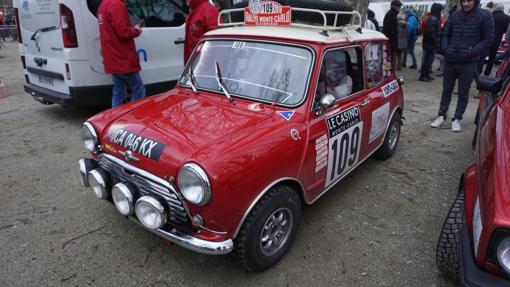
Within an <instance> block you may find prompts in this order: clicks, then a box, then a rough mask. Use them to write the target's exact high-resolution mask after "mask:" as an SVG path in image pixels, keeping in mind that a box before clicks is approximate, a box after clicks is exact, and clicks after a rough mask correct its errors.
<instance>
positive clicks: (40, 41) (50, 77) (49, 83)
mask: <svg viewBox="0 0 510 287" xmlns="http://www.w3.org/2000/svg"><path fill="white" fill-rule="evenodd" d="M18 9H19V14H20V15H19V16H20V29H21V33H22V35H23V50H24V52H25V60H26V66H27V70H26V74H27V76H28V80H29V81H30V83H31V84H34V85H37V86H39V87H42V88H46V89H49V90H54V91H58V92H61V93H69V91H68V89H67V87H66V85H65V80H64V79H65V74H66V73H65V60H64V55H63V53H64V52H63V40H62V31H61V29H60V15H59V1H58V0H45V1H28V0H23V1H21V2H20V7H19V8H18Z"/></svg>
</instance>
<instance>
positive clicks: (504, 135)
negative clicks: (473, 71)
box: [436, 60, 510, 287]
mask: <svg viewBox="0 0 510 287" xmlns="http://www.w3.org/2000/svg"><path fill="white" fill-rule="evenodd" d="M496 75H497V77H486V76H480V79H479V80H478V89H479V90H480V105H479V108H478V114H477V129H476V133H475V137H474V140H473V144H474V147H475V161H474V163H473V164H471V165H469V166H468V167H467V169H466V170H465V172H464V174H463V175H462V176H461V180H460V185H459V192H458V196H457V198H456V199H455V202H454V203H453V205H452V207H451V209H450V211H449V213H448V216H447V218H446V220H445V222H444V224H443V228H442V231H441V234H440V237H439V241H438V244H437V250H436V262H437V265H438V267H439V270H440V271H441V272H442V273H443V274H445V275H446V276H448V277H450V278H452V279H455V280H460V282H461V284H462V286H491V287H498V286H510V85H509V83H510V65H508V60H507V61H505V62H503V64H502V65H501V66H500V68H499V70H498V72H497V74H496Z"/></svg>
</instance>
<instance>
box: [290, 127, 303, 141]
mask: <svg viewBox="0 0 510 287" xmlns="http://www.w3.org/2000/svg"><path fill="white" fill-rule="evenodd" d="M290 136H291V137H292V138H293V139H294V140H295V141H297V140H300V139H301V136H299V132H298V130H296V129H291V130H290Z"/></svg>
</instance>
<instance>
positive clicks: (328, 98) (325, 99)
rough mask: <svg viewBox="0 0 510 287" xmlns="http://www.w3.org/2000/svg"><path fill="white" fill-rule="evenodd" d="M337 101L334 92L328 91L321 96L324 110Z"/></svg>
mask: <svg viewBox="0 0 510 287" xmlns="http://www.w3.org/2000/svg"><path fill="white" fill-rule="evenodd" d="M335 101H336V98H335V96H333V94H330V93H326V94H325V95H324V96H322V98H321V107H322V108H323V109H324V110H328V109H330V108H332V107H333V106H334V105H335Z"/></svg>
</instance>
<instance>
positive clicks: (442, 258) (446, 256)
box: [436, 193, 464, 281]
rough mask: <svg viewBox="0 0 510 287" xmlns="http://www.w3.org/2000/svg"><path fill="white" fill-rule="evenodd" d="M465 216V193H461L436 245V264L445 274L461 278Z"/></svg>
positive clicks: (456, 279) (451, 209) (453, 277)
mask: <svg viewBox="0 0 510 287" xmlns="http://www.w3.org/2000/svg"><path fill="white" fill-rule="evenodd" d="M463 217H464V193H459V195H458V196H457V198H456V199H455V201H454V202H453V204H452V206H451V207H450V211H449V212H448V216H447V217H446V219H445V221H444V223H443V228H442V229H441V234H440V235H439V239H438V241H437V247H436V265H437V267H438V269H439V271H441V273H442V274H443V275H445V276H446V277H448V278H450V279H453V280H455V281H458V280H459V270H460V230H461V229H462V226H463Z"/></svg>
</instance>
